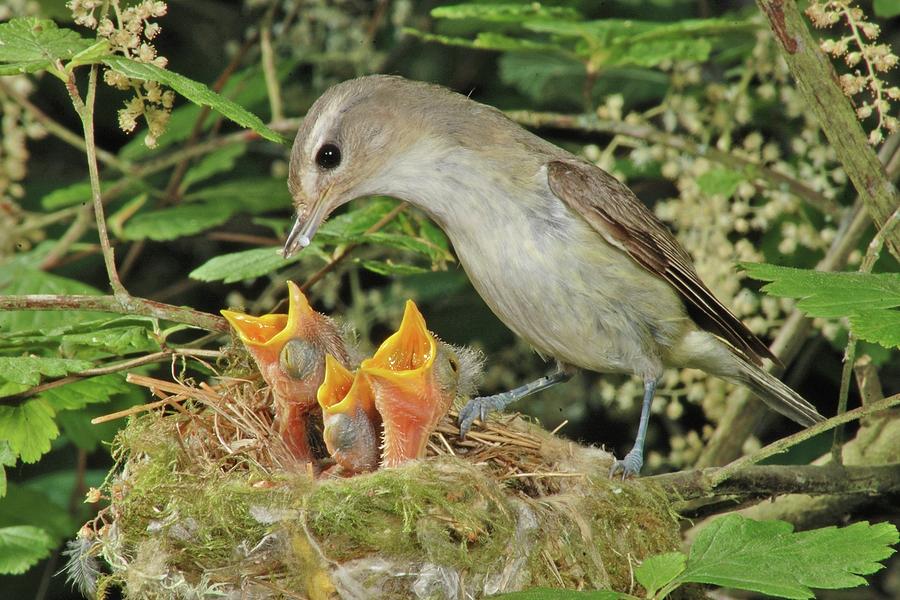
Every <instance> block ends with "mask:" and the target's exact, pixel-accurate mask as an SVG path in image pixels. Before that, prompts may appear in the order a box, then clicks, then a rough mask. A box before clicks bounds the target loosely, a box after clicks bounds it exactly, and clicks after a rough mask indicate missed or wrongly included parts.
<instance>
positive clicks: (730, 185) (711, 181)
mask: <svg viewBox="0 0 900 600" xmlns="http://www.w3.org/2000/svg"><path fill="white" fill-rule="evenodd" d="M744 179H746V178H745V177H744V175H743V174H742V173H739V172H737V171H732V170H731V169H712V170H710V171H707V172H706V173H703V174H702V175H700V177H698V178H697V185H698V186H699V187H700V191H701V192H703V193H704V194H706V195H708V196H715V195H720V196H725V197H726V198H730V197H731V195H732V194H734V192H735V191H736V190H737V188H738V186H739V185H740V184H741V182H742V181H744Z"/></svg>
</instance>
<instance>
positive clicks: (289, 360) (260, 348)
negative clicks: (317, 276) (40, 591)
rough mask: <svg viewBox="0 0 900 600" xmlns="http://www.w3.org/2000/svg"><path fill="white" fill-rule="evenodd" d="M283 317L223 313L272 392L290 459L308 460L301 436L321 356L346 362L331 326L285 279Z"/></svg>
mask: <svg viewBox="0 0 900 600" xmlns="http://www.w3.org/2000/svg"><path fill="white" fill-rule="evenodd" d="M287 284H288V314H286V315H285V314H268V315H262V316H260V317H252V316H250V315H246V314H244V313H239V312H234V311H230V310H223V311H222V315H223V316H224V317H225V318H226V319H228V322H229V323H231V326H232V327H234V329H235V331H237V333H238V336H239V338H240V340H241V341H242V342H243V343H244V345H245V346H246V348H247V350H248V351H249V352H250V354H251V355H252V356H253V359H254V360H255V361H256V364H257V366H258V367H259V371H260V373H261V374H262V377H263V379H264V380H265V381H266V383H267V384H268V385H269V387H270V388H271V390H272V399H273V401H274V403H275V427H276V429H277V431H278V433H279V435H280V436H281V439H282V440H283V441H284V443H285V446H286V447H287V449H288V451H289V452H290V455H291V456H292V457H293V458H294V459H296V460H297V461H298V462H303V463H305V462H312V460H313V455H312V452H311V450H310V443H309V440H308V438H307V422H308V419H309V411H310V410H312V409H313V408H314V407H315V406H316V390H318V388H319V386H320V385H321V384H322V382H323V380H324V379H325V355H326V354H328V355H331V356H332V357H335V359H336V360H337V361H339V362H340V363H342V364H344V365H346V364H347V363H348V358H347V351H346V349H345V348H344V343H343V340H342V339H341V336H340V333H339V332H338V329H337V326H336V325H335V323H334V322H333V321H332V320H331V319H329V318H328V317H326V316H325V315H322V314H320V313H317V312H316V311H314V310H313V309H312V307H311V306H310V305H309V301H307V299H306V296H304V295H303V292H302V291H300V288H299V287H298V286H297V285H296V284H295V283H293V282H292V281H288V282H287Z"/></svg>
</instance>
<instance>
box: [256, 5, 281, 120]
mask: <svg viewBox="0 0 900 600" xmlns="http://www.w3.org/2000/svg"><path fill="white" fill-rule="evenodd" d="M277 6H278V3H277V2H273V3H272V4H271V6H270V7H269V10H268V11H266V15H265V17H264V18H263V20H262V23H261V24H260V38H259V48H260V54H261V59H262V68H263V76H264V77H265V80H266V91H267V92H268V96H269V110H270V112H271V113H272V115H271V117H272V120H273V121H280V120H282V119H283V118H284V111H283V108H282V103H281V88H280V87H279V86H278V71H277V69H276V68H275V51H274V50H273V49H272V17H273V16H274V14H275V8H276V7H277Z"/></svg>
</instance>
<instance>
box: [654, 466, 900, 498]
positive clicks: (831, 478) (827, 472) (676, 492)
mask: <svg viewBox="0 0 900 600" xmlns="http://www.w3.org/2000/svg"><path fill="white" fill-rule="evenodd" d="M720 471H721V469H719V468H716V467H711V468H707V469H698V470H694V471H679V472H678V473H667V474H665V475H655V476H653V477H647V478H645V480H646V481H648V482H650V481H652V482H654V483H658V484H659V485H661V486H662V487H663V489H665V490H666V492H667V493H669V494H670V495H673V496H676V497H677V498H679V499H680V500H694V499H697V498H709V497H712V496H725V495H728V496H740V497H757V498H762V497H767V496H776V495H780V494H807V495H811V496H813V495H833V494H871V495H876V494H877V495H882V494H896V493H898V492H900V464H893V465H880V466H875V467H870V466H864V467H863V466H854V467H842V466H837V465H828V466H822V467H820V466H816V465H764V466H760V465H754V466H750V467H746V468H744V469H742V470H741V471H739V472H737V473H735V474H734V475H732V476H730V477H729V478H728V479H727V480H725V481H723V482H721V483H717V482H716V480H717V477H716V476H717V474H718V473H719V472H720Z"/></svg>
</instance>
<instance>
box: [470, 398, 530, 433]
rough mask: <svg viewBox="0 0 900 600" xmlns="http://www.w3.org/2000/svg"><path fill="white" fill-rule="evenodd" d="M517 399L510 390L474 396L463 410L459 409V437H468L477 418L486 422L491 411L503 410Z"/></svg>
mask: <svg viewBox="0 0 900 600" xmlns="http://www.w3.org/2000/svg"><path fill="white" fill-rule="evenodd" d="M516 399H517V398H516V397H515V396H514V395H513V394H511V393H510V392H502V393H500V394H494V395H493V396H482V397H480V398H472V399H471V400H469V402H468V403H467V404H466V405H465V406H463V407H462V410H460V411H459V437H460V438H465V437H466V434H467V433H469V429H470V428H471V427H472V423H474V422H475V419H480V420H481V421H482V422H484V420H485V419H486V418H487V416H488V414H489V413H492V412H494V411H498V410H503V407H505V406H506V405H507V404H509V403H510V402H513V401H515V400H516Z"/></svg>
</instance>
